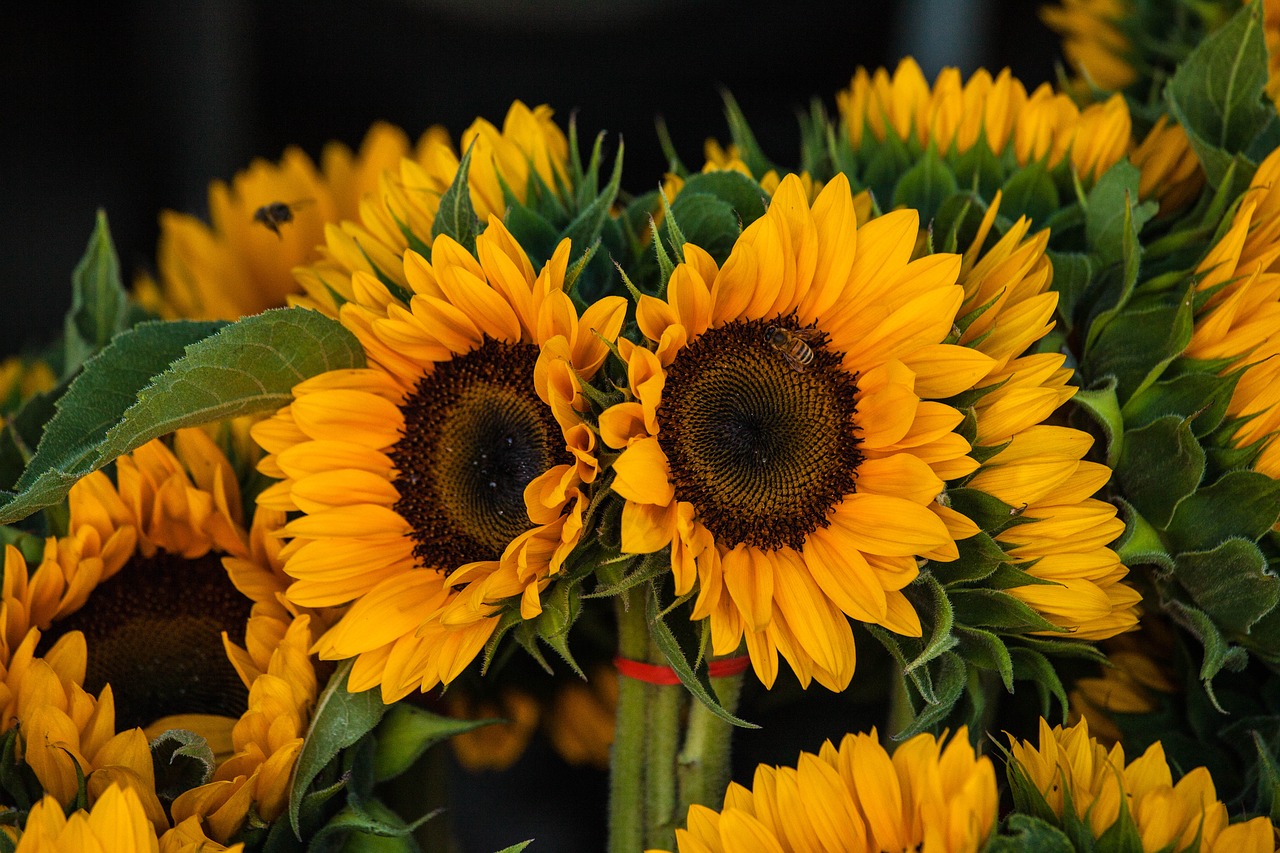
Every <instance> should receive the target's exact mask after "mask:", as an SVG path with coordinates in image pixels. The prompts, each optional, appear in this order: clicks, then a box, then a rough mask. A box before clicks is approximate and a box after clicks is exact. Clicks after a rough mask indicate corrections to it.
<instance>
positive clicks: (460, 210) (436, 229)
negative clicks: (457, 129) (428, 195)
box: [431, 140, 483, 252]
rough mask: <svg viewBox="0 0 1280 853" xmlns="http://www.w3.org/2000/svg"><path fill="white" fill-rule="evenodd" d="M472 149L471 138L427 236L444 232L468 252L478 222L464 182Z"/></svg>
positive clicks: (473, 144) (474, 239)
mask: <svg viewBox="0 0 1280 853" xmlns="http://www.w3.org/2000/svg"><path fill="white" fill-rule="evenodd" d="M474 149H475V140H472V143H471V145H469V146H467V150H466V153H465V154H463V155H462V160H460V161H459V162H458V174H457V175H455V176H454V178H453V183H451V184H449V188H448V189H447V190H445V191H444V195H442V196H440V207H439V209H438V210H437V211H436V218H435V221H434V222H432V223H431V236H432V237H433V238H434V237H439V236H441V235H444V236H446V237H452V238H453V239H454V240H456V241H458V242H459V243H460V244H462V246H463V247H465V248H466V250H467V251H468V252H474V251H475V250H476V235H477V234H479V233H480V231H481V229H482V227H483V226H482V224H481V222H480V219H479V217H477V216H476V209H475V206H474V205H472V203H471V189H470V188H469V187H468V185H467V173H468V172H470V171H471V152H472V150H474Z"/></svg>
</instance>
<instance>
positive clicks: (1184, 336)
mask: <svg viewBox="0 0 1280 853" xmlns="http://www.w3.org/2000/svg"><path fill="white" fill-rule="evenodd" d="M1194 317H1195V309H1194V307H1193V301H1192V299H1191V296H1190V295H1188V296H1186V297H1185V298H1184V299H1181V300H1179V301H1178V303H1177V304H1175V305H1162V304H1156V305H1144V306H1139V305H1138V304H1134V305H1130V306H1128V307H1127V308H1126V309H1125V310H1124V311H1123V312H1122V313H1120V314H1118V315H1116V316H1115V317H1114V319H1112V320H1111V321H1109V322H1108V323H1107V325H1106V326H1105V328H1104V329H1103V330H1102V332H1101V334H1099V335H1098V337H1097V339H1096V340H1095V342H1094V344H1093V346H1091V348H1090V350H1089V353H1088V355H1087V356H1086V366H1087V369H1088V371H1089V373H1090V374H1091V375H1092V376H1095V377H1098V378H1099V379H1101V378H1103V377H1107V376H1114V377H1115V379H1116V396H1117V398H1118V399H1119V400H1120V406H1121V409H1122V410H1123V408H1124V407H1125V405H1126V404H1127V402H1128V400H1129V399H1130V397H1132V396H1133V395H1134V394H1137V393H1139V392H1140V391H1142V390H1144V389H1146V388H1147V387H1148V386H1150V385H1152V384H1153V383H1154V382H1155V381H1156V380H1157V379H1159V378H1160V375H1161V373H1162V372H1163V371H1164V369H1165V368H1166V367H1167V366H1168V365H1169V363H1170V362H1171V361H1173V360H1174V359H1175V358H1177V357H1178V356H1179V355H1181V354H1182V351H1183V350H1185V349H1186V348H1187V345H1188V344H1189V343H1191V333H1192V326H1193V324H1194ZM1095 322H1101V318H1100V319H1099V320H1097V321H1095Z"/></svg>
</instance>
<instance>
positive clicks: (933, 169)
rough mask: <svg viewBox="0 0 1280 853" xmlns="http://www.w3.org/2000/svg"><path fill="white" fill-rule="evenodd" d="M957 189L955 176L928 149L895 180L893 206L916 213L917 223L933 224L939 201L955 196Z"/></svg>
mask: <svg viewBox="0 0 1280 853" xmlns="http://www.w3.org/2000/svg"><path fill="white" fill-rule="evenodd" d="M959 189H960V187H959V185H958V184H957V183H956V176H955V175H953V174H952V173H951V169H950V168H948V167H947V164H946V163H943V162H942V159H941V158H940V157H939V156H938V152H937V151H936V150H935V149H934V148H933V147H932V146H930V148H929V150H927V151H925V153H924V155H923V156H922V157H921V158H920V159H919V160H918V161H917V162H916V164H915V165H914V166H912V167H911V168H910V169H908V170H907V171H906V173H905V174H903V176H902V177H901V178H899V179H898V185H897V186H896V187H894V190H893V206H894V207H910V208H914V209H915V210H918V211H919V212H920V221H921V222H922V223H925V224H928V223H931V222H932V221H933V217H934V216H935V215H936V214H937V213H938V210H939V208H941V207H942V203H943V201H945V200H946V199H948V198H950V197H951V196H953V195H955V194H956V193H957V192H958V191H959Z"/></svg>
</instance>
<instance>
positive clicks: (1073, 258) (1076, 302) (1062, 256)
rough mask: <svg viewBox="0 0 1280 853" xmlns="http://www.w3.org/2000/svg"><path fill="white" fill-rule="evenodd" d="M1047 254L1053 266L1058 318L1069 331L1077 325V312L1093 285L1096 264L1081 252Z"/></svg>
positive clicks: (1049, 252) (1051, 252)
mask: <svg viewBox="0 0 1280 853" xmlns="http://www.w3.org/2000/svg"><path fill="white" fill-rule="evenodd" d="M1045 254H1046V255H1047V256H1048V258H1049V262H1050V263H1051V264H1053V289H1054V290H1055V291H1056V292H1057V294H1058V316H1059V317H1061V318H1062V322H1063V325H1065V326H1066V328H1067V330H1068V331H1069V330H1071V329H1074V328H1075V326H1076V323H1077V317H1076V311H1077V309H1078V307H1079V306H1080V300H1081V299H1082V298H1083V297H1084V295H1085V294H1086V293H1087V292H1088V291H1089V287H1090V285H1092V283H1093V274H1094V263H1093V261H1092V260H1091V259H1090V257H1089V256H1088V255H1086V254H1082V253H1080V252H1054V251H1048V252H1045Z"/></svg>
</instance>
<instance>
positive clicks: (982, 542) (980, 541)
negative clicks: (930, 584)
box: [929, 532, 1009, 586]
mask: <svg viewBox="0 0 1280 853" xmlns="http://www.w3.org/2000/svg"><path fill="white" fill-rule="evenodd" d="M956 547H957V548H958V549H959V551H960V556H959V558H958V559H955V560H951V561H950V562H946V563H933V564H932V565H930V567H929V571H930V572H932V573H933V574H934V575H935V576H936V577H937V578H938V579H939V580H941V581H942V582H943V583H944V584H946V585H947V586H952V585H953V584H965V583H977V582H978V581H981V580H983V579H985V578H988V577H990V576H991V575H992V573H993V572H995V570H996V569H998V568H1000V566H1001V565H1003V564H1004V563H1007V562H1008V561H1009V556H1008V555H1007V554H1005V552H1004V549H1003V548H1001V547H1000V546H999V544H997V543H996V540H995V539H992V538H991V535H990V534H989V533H985V532H983V533H979V534H978V535H976V536H970V537H969V538H967V539H961V540H959V541H958V542H956Z"/></svg>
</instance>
